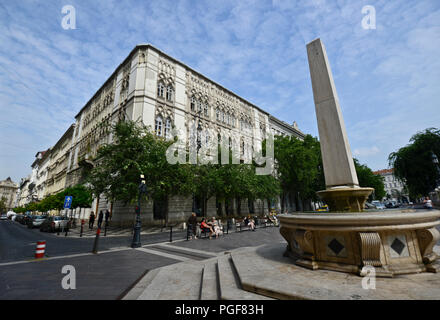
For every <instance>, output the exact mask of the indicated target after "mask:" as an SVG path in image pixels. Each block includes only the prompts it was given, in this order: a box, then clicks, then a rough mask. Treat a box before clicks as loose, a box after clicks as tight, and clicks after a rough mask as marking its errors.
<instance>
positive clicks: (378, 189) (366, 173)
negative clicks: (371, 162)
mask: <svg viewBox="0 0 440 320" xmlns="http://www.w3.org/2000/svg"><path fill="white" fill-rule="evenodd" d="M353 160H354V166H355V168H356V174H357V177H358V181H359V186H361V187H370V188H374V193H373V194H371V195H370V200H372V199H373V198H374V199H378V200H382V198H384V197H385V196H386V192H385V187H384V184H383V177H382V176H379V175H375V174H374V173H373V171H372V170H371V169H370V168H369V167H367V166H366V165H365V164H360V163H359V161H358V160H357V159H353Z"/></svg>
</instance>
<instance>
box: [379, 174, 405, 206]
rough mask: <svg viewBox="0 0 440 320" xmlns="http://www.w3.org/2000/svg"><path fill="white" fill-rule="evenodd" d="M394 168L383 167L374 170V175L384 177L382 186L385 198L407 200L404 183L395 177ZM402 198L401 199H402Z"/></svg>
mask: <svg viewBox="0 0 440 320" xmlns="http://www.w3.org/2000/svg"><path fill="white" fill-rule="evenodd" d="M393 172H394V169H393V168H391V169H383V170H378V171H374V172H373V173H374V174H376V175H380V176H382V177H383V178H384V187H385V192H386V194H387V196H386V198H388V199H392V200H400V201H405V200H406V201H408V200H409V198H408V194H407V191H406V190H405V189H406V188H405V185H404V184H403V183H402V182H401V181H400V180H399V179H397V178H396V177H395V176H394V174H393ZM402 198H403V199H402Z"/></svg>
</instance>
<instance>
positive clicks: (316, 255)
mask: <svg viewBox="0 0 440 320" xmlns="http://www.w3.org/2000/svg"><path fill="white" fill-rule="evenodd" d="M439 218H440V211H438V210H417V212H416V210H387V211H385V212H384V211H381V212H377V211H373V212H358V213H352V212H347V213H333V212H325V213H323V212H319V213H298V214H288V215H280V216H279V219H280V226H281V227H280V233H281V235H282V236H283V237H284V239H286V241H287V243H288V245H287V250H286V253H285V255H286V256H290V257H292V258H293V259H294V261H295V264H297V265H300V266H302V267H306V268H309V269H312V270H316V269H327V270H334V271H342V272H346V273H355V274H359V275H361V274H362V272H363V269H364V267H365V266H372V267H374V268H375V271H376V274H377V275H378V276H383V277H393V276H394V275H398V274H410V273H420V272H438V271H440V270H439V268H438V263H437V262H436V259H437V254H436V253H435V252H433V250H432V249H433V247H434V245H435V244H436V243H437V241H438V240H439V239H440V233H439V231H438V230H437V228H436V226H438V225H439V224H440V220H439Z"/></svg>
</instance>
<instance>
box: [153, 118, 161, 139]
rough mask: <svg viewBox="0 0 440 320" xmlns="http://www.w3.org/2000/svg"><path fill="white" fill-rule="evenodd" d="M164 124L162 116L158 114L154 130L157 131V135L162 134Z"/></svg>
mask: <svg viewBox="0 0 440 320" xmlns="http://www.w3.org/2000/svg"><path fill="white" fill-rule="evenodd" d="M162 125H163V121H162V117H161V116H157V117H156V124H155V127H154V129H155V130H154V131H155V132H156V135H157V136H160V137H161V136H162Z"/></svg>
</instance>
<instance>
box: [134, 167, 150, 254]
mask: <svg viewBox="0 0 440 320" xmlns="http://www.w3.org/2000/svg"><path fill="white" fill-rule="evenodd" d="M146 193H147V185H146V184H145V177H144V175H143V174H141V183H140V184H139V194H138V205H137V206H136V208H135V212H136V224H135V225H134V228H133V229H134V232H133V241H132V242H131V247H132V248H139V247H140V246H141V226H142V223H141V198H142V195H143V194H146Z"/></svg>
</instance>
